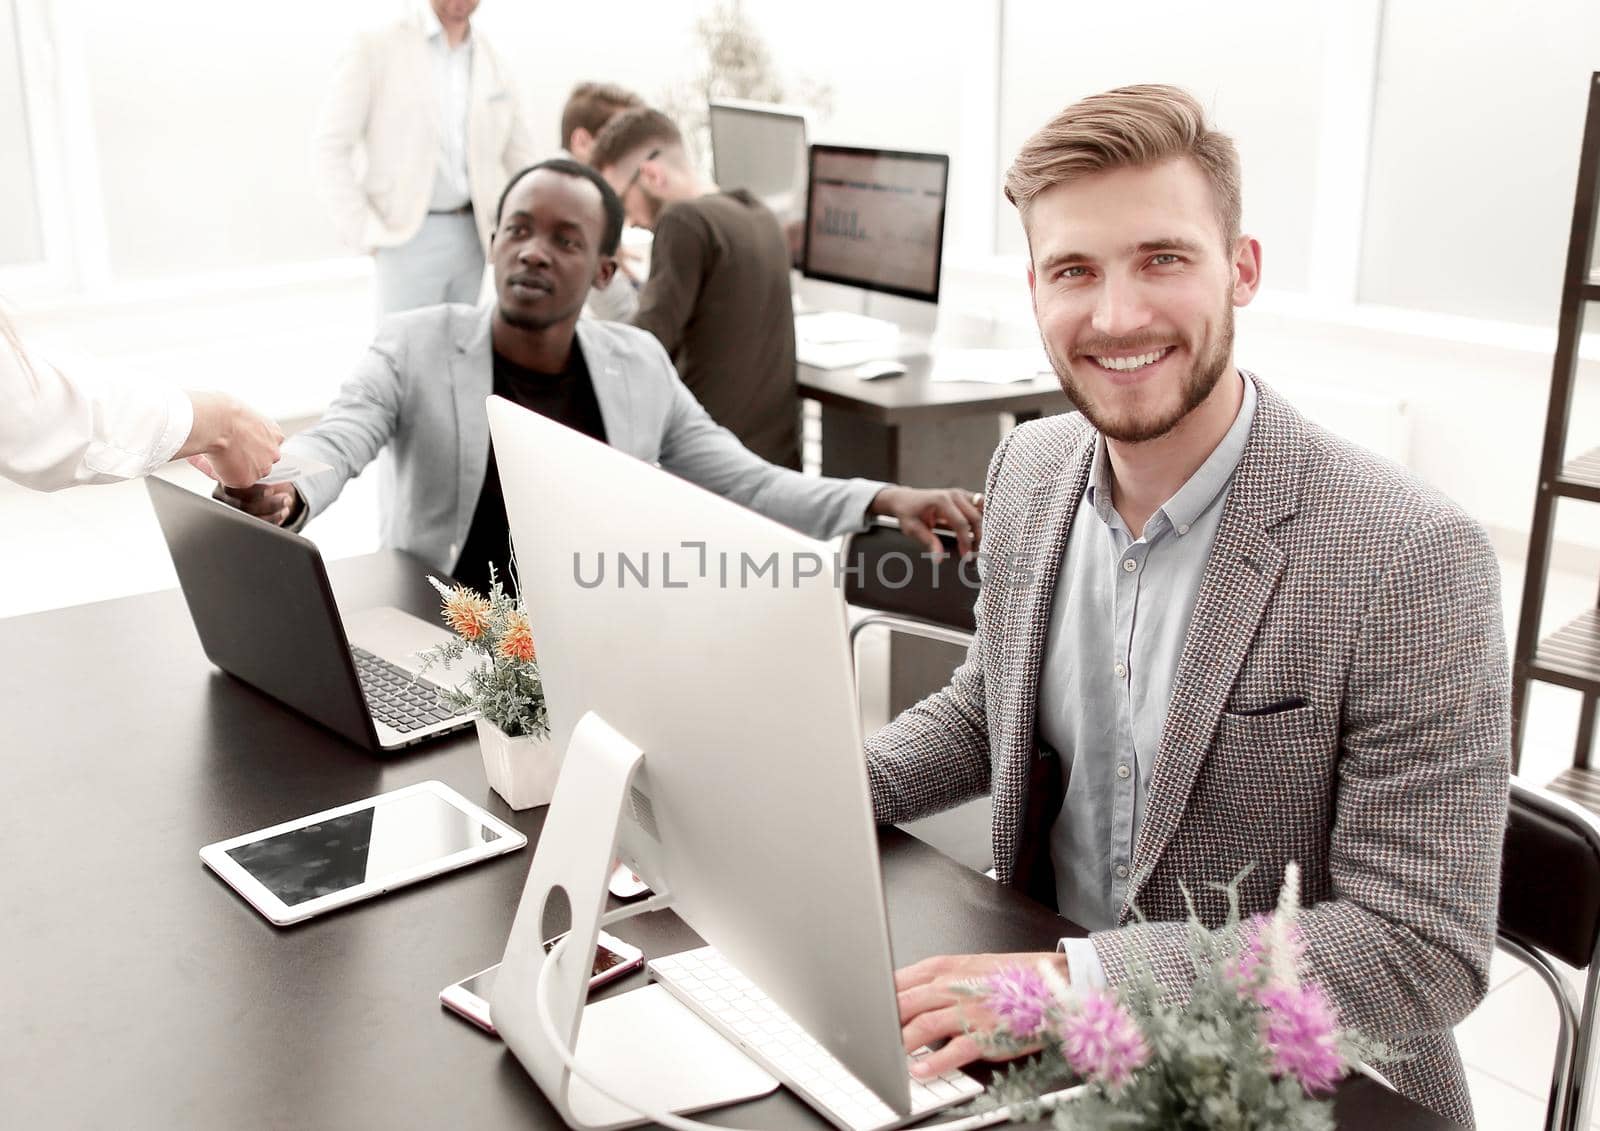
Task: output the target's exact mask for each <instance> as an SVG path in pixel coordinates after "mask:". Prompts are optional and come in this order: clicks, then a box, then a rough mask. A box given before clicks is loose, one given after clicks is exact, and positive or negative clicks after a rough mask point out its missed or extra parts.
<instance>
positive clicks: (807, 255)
mask: <svg viewBox="0 0 1600 1131" xmlns="http://www.w3.org/2000/svg"><path fill="white" fill-rule="evenodd" d="M949 179H950V158H949V157H947V156H945V155H944V154H942V153H905V152H900V151H897V150H889V149H858V148H855V147H852V146H844V145H813V146H812V147H811V159H810V176H809V178H808V180H809V184H810V190H809V192H808V194H807V199H806V223H805V245H804V251H803V258H802V262H801V270H802V272H803V273H804V274H805V276H806V277H807V278H810V279H820V280H823V281H825V282H830V283H843V284H846V285H848V286H854V287H860V288H862V289H863V290H868V291H878V292H881V293H883V294H891V295H898V296H900V297H902V298H911V299H921V300H923V301H925V302H938V301H939V273H940V269H941V266H942V263H943V259H944V254H943V253H944V210H945V191H946V187H947V185H948V183H949Z"/></svg>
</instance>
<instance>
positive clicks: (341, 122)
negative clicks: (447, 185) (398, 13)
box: [312, 16, 534, 252]
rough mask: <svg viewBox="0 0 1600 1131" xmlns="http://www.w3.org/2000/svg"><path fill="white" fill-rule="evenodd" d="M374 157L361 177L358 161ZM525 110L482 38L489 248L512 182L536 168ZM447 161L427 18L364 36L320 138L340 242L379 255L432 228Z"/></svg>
mask: <svg viewBox="0 0 1600 1131" xmlns="http://www.w3.org/2000/svg"><path fill="white" fill-rule="evenodd" d="M358 151H359V152H363V153H364V156H365V164H364V168H365V173H364V174H363V175H361V176H358V175H357V162H356V155H357V153H358ZM533 161H534V153H533V145H532V142H531V140H530V138H529V134H528V126H527V121H526V118H525V117H524V115H523V111H522V102H521V100H520V99H519V97H518V96H517V89H516V84H515V83H514V82H513V81H512V77H511V72H510V69H509V68H508V67H507V66H506V64H505V62H504V61H503V60H502V59H501V58H500V56H499V55H498V54H497V53H496V52H495V50H494V48H492V47H490V46H489V44H488V42H487V41H486V40H485V39H484V37H483V33H482V32H480V31H479V30H478V29H477V28H473V29H472V84H471V88H470V92H469V96H468V112H467V182H468V185H469V188H470V190H471V193H472V208H473V216H474V218H475V219H476V221H477V224H478V236H479V238H480V239H482V240H483V245H484V248H485V249H487V248H488V246H489V233H490V232H491V231H492V230H493V227H494V207H495V204H496V203H498V201H499V199H500V193H501V191H502V190H504V189H505V187H506V182H507V181H508V180H510V178H511V174H512V173H515V172H516V171H517V170H519V169H522V168H524V167H525V166H528V165H531V164H532V163H533ZM438 162H439V107H438V95H437V93H436V92H435V90H434V81H433V71H432V70H431V68H430V61H429V57H428V32H427V26H426V24H425V23H424V22H423V20H422V18H421V17H420V16H415V17H412V18H409V19H405V20H401V21H399V22H398V23H394V24H390V25H388V26H387V27H383V28H380V29H378V30H376V31H371V32H367V33H365V34H363V35H362V36H361V37H360V38H359V39H357V41H356V43H355V46H354V47H352V48H351V49H350V50H349V51H348V52H347V53H346V54H345V55H344V57H343V58H342V59H341V60H340V61H339V67H338V70H337V72H336V73H335V77H334V83H333V88H332V90H330V91H329V93H328V97H327V99H326V100H325V101H324V103H323V106H322V112H321V114H320V115H319V118H318V122H317V127H316V131H315V133H314V134H313V137H312V165H313V168H314V169H315V171H316V179H317V183H318V188H319V191H320V194H321V195H322V197H323V198H324V200H325V201H326V202H327V205H328V209H329V212H330V214H331V215H332V217H333V222H334V225H335V227H336V228H337V230H338V232H339V236H340V238H341V239H343V240H344V241H345V242H346V243H348V244H350V245H351V246H352V247H355V248H358V249H360V250H361V251H364V252H371V251H374V250H376V249H377V248H380V247H395V246H398V245H400V244H403V243H405V242H407V241H408V240H410V239H411V238H412V237H413V236H415V235H416V234H417V231H418V229H420V228H421V227H422V221H423V219H424V218H425V217H426V216H427V213H428V201H429V199H430V198H431V197H432V195H433V181H434V173H435V170H436V169H437V167H438Z"/></svg>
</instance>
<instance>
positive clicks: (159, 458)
mask: <svg viewBox="0 0 1600 1131" xmlns="http://www.w3.org/2000/svg"><path fill="white" fill-rule="evenodd" d="M193 431H194V402H193V401H191V400H190V399H189V394H188V393H186V392H184V391H183V390H182V389H173V390H172V393H171V394H170V396H169V397H168V398H167V426H166V428H165V429H164V430H163V432H162V434H161V440H160V442H159V443H157V444H156V447H155V450H154V451H152V452H151V453H150V458H151V460H152V461H153V462H154V464H155V465H156V466H157V467H159V466H160V465H161V464H163V463H166V462H167V461H168V460H170V459H171V458H172V457H173V456H175V455H177V454H178V449H179V448H181V447H183V442H184V441H185V440H187V439H188V438H189V433H190V432H193Z"/></svg>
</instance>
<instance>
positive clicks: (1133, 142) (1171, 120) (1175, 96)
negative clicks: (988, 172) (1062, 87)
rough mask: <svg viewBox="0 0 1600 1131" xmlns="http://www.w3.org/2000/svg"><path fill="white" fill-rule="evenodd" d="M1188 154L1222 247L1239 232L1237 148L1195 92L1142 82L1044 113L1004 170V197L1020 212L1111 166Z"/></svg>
mask: <svg viewBox="0 0 1600 1131" xmlns="http://www.w3.org/2000/svg"><path fill="white" fill-rule="evenodd" d="M1175 157H1187V158H1189V159H1190V160H1192V161H1193V162H1194V163H1195V164H1196V165H1198V166H1200V170H1201V171H1202V172H1203V173H1205V175H1206V179H1207V180H1208V181H1210V182H1211V195H1212V197H1213V199H1214V200H1215V202H1216V207H1217V220H1218V222H1219V223H1220V224H1221V227H1222V239H1223V244H1224V246H1229V247H1231V246H1232V244H1233V241H1234V240H1235V239H1236V238H1237V237H1238V235H1239V213H1240V202H1239V151H1238V150H1237V149H1235V148H1234V145H1233V139H1232V138H1230V137H1229V136H1228V135H1227V134H1224V133H1219V132H1218V131H1216V130H1214V129H1212V128H1211V126H1210V125H1209V124H1208V123H1207V122H1206V113H1205V110H1204V108H1202V107H1201V105H1200V103H1199V102H1198V101H1197V100H1196V99H1195V97H1194V95H1192V94H1190V93H1189V92H1188V91H1186V90H1183V89H1181V88H1179V87H1176V86H1162V85H1157V84H1153V83H1146V84H1143V85H1140V86H1121V87H1118V88H1117V89H1115V90H1108V91H1106V92H1105V93H1104V94H1091V95H1090V96H1089V97H1088V98H1085V99H1082V100H1081V101H1078V102H1074V103H1073V104H1072V105H1071V106H1068V107H1067V108H1066V109H1065V110H1063V111H1061V113H1059V114H1057V115H1056V116H1055V117H1054V118H1051V119H1050V121H1049V122H1047V123H1045V125H1044V127H1043V128H1042V129H1040V130H1039V131H1038V132H1037V133H1035V134H1034V135H1033V136H1032V137H1030V138H1029V139H1028V140H1027V141H1026V142H1024V143H1023V145H1022V150H1021V151H1020V152H1019V153H1018V154H1017V159H1016V160H1015V161H1013V162H1012V163H1011V168H1010V169H1008V170H1006V182H1005V189H1006V199H1007V200H1009V201H1010V202H1011V203H1012V204H1014V205H1016V207H1017V211H1018V212H1020V213H1022V216H1023V218H1024V219H1026V218H1027V215H1028V207H1029V205H1031V204H1032V203H1033V199H1034V197H1036V196H1038V195H1039V194H1040V193H1041V192H1044V191H1045V190H1046V189H1050V188H1054V187H1055V186H1056V185H1061V184H1067V183H1069V182H1071V181H1075V180H1078V179H1079V178H1081V177H1087V176H1091V175H1093V174H1095V173H1104V172H1108V171H1110V170H1112V169H1123V168H1136V167H1138V166H1141V165H1154V164H1157V163H1159V162H1162V161H1167V160H1170V159H1172V158H1175Z"/></svg>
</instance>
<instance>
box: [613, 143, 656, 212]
mask: <svg viewBox="0 0 1600 1131" xmlns="http://www.w3.org/2000/svg"><path fill="white" fill-rule="evenodd" d="M660 156H661V150H659V149H652V150H651V151H650V152H649V153H646V154H645V155H644V159H643V160H641V161H640V162H639V164H637V165H635V166H634V168H633V176H631V177H629V178H628V183H627V184H625V185H623V186H622V191H621V192H619V193H617V199H618V200H622V199H624V198H625V197H626V196H627V195H628V193H630V192H631V191H633V186H634V185H636V184H638V183H639V174H640V173H642V172H644V167H645V166H646V165H648V164H649V163H650V162H652V161H654V160H655V159H656V158H657V157H660Z"/></svg>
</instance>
